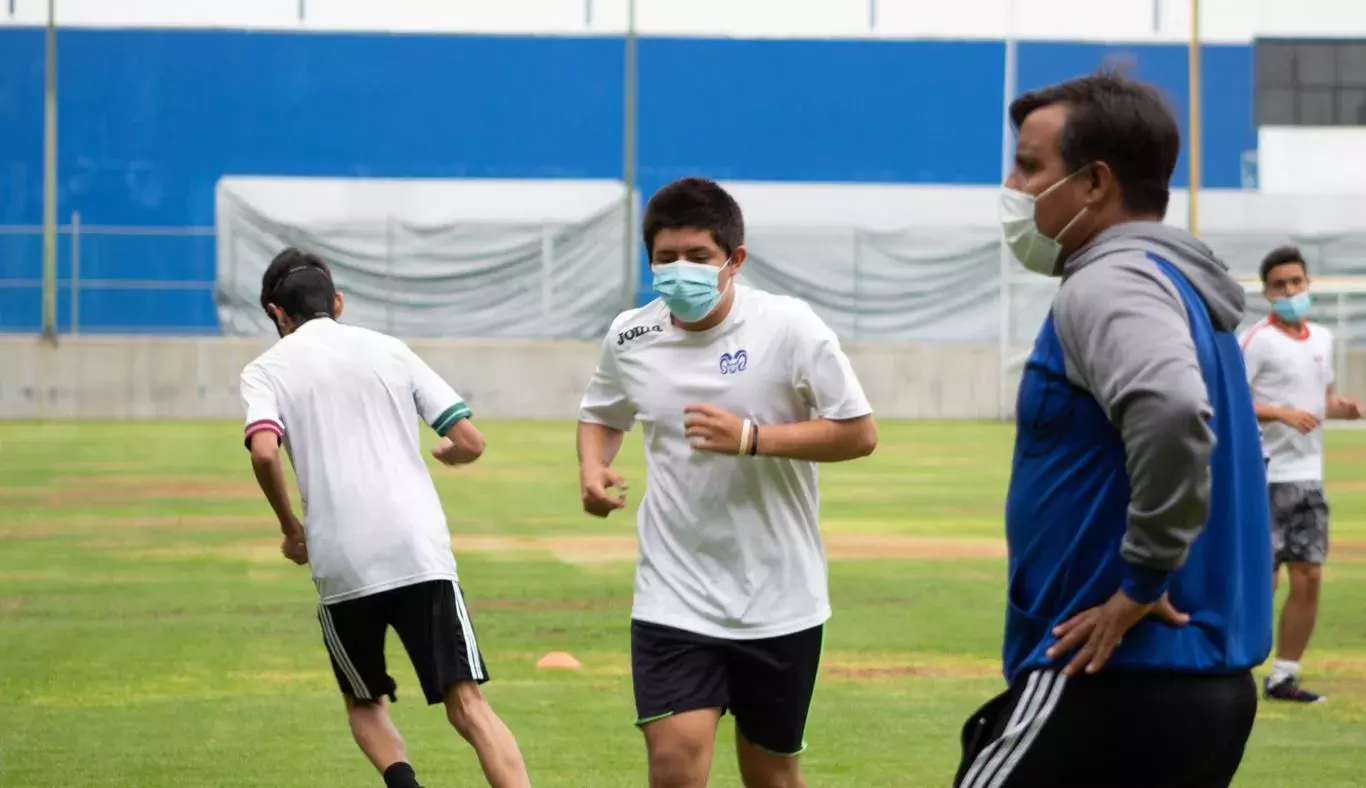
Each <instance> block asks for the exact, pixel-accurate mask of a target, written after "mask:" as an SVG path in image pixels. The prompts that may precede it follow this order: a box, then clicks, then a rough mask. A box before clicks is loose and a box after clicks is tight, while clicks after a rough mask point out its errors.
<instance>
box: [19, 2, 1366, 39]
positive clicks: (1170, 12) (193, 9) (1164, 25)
mask: <svg viewBox="0 0 1366 788" xmlns="http://www.w3.org/2000/svg"><path fill="white" fill-rule="evenodd" d="M627 2H628V0H302V2H301V0H57V6H58V19H59V21H60V23H61V24H65V25H73V26H99V27H167V26H176V27H243V28H276V29H280V28H283V29H289V28H298V27H303V28H304V29H309V30H349V31H359V30H377V31H385V30H389V31H412V32H420V31H432V32H469V33H524V34H544V35H565V34H568V35H581V34H584V33H589V34H594V33H596V34H607V35H617V34H620V33H621V32H622V31H624V30H625V29H626V8H627ZM11 5H12V6H13V11H12V12H11V10H10V7H11ZM301 6H302V8H303V10H304V12H305V18H304V22H303V23H302V25H301V23H300V21H299V14H300V8H301ZM1012 7H1013V8H1014V9H1015V11H1014V24H1013V25H1012V24H1011V22H1010V19H1011V12H1010V8H1012ZM636 8H637V11H636V19H637V27H638V29H639V31H640V32H641V33H642V34H644V35H673V36H734V37H801V38H848V37H862V36H866V37H874V38H938V39H999V38H1002V37H1004V36H1006V35H1007V34H1008V33H1009V32H1011V31H1012V30H1013V32H1014V35H1015V36H1016V37H1018V38H1020V39H1025V40H1063V41H1066V40H1085V41H1168V42H1178V41H1185V40H1187V38H1188V37H1189V35H1190V0H949V1H948V2H939V1H938V0H636ZM46 14H47V0H0V24H22V25H40V24H43V22H44V21H45V19H46ZM871 23H875V27H870V24H871ZM1256 36H1316V37H1318V36H1322V37H1366V0H1201V38H1202V39H1203V40H1205V41H1210V42H1238V41H1248V40H1251V39H1252V38H1254V37H1256Z"/></svg>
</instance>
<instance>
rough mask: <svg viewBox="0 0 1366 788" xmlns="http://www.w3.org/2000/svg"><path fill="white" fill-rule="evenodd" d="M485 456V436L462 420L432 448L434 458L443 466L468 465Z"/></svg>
mask: <svg viewBox="0 0 1366 788" xmlns="http://www.w3.org/2000/svg"><path fill="white" fill-rule="evenodd" d="M483 454H484V434H483V433H481V432H480V431H479V428H478V427H475V426H474V425H473V424H471V423H470V420H469V419H461V420H460V421H457V422H456V423H455V424H453V425H451V427H450V429H448V430H446V433H445V434H444V435H442V436H441V440H439V441H437V443H436V446H435V447H433V448H432V456H433V457H435V458H436V459H437V461H438V462H440V463H441V464H443V465H468V464H469V463H472V462H474V461H475V460H477V459H479V458H480V457H481V456H483Z"/></svg>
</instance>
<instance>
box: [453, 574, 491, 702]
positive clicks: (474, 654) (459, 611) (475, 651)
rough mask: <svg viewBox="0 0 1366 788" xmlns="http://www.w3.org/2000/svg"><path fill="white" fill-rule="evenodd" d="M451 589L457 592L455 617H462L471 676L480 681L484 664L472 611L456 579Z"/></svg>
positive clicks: (462, 631) (466, 658)
mask: <svg viewBox="0 0 1366 788" xmlns="http://www.w3.org/2000/svg"><path fill="white" fill-rule="evenodd" d="M451 591H453V592H455V617H456V618H458V619H460V632H461V634H462V635H464V636H465V660H466V661H467V662H469V666H470V677H471V678H473V679H474V680H475V681H479V680H481V679H483V678H484V664H483V663H482V662H480V661H479V646H478V644H476V643H475V642H474V625H473V624H472V623H470V611H469V610H467V609H466V608H465V595H464V594H462V593H460V584H459V583H457V582H455V581H454V580H452V581H451Z"/></svg>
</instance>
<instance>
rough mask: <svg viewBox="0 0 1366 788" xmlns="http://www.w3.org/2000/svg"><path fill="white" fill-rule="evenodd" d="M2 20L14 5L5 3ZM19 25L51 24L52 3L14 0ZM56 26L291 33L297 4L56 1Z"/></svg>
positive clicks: (264, 0)
mask: <svg viewBox="0 0 1366 788" xmlns="http://www.w3.org/2000/svg"><path fill="white" fill-rule="evenodd" d="M0 4H3V5H0V8H4V11H3V14H0V18H4V17H6V16H8V14H9V8H8V5H9V0H0ZM13 5H14V15H13V17H12V18H11V21H12V22H14V23H16V24H27V25H44V24H47V0H13ZM56 8H57V13H56V17H57V23H58V24H60V25H68V26H72V27H230V28H275V29H278V28H291V27H297V26H298V24H299V2H298V0H57V5H56Z"/></svg>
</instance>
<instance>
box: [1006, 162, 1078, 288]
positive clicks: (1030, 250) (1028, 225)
mask: <svg viewBox="0 0 1366 788" xmlns="http://www.w3.org/2000/svg"><path fill="white" fill-rule="evenodd" d="M1084 169H1085V168H1083V169H1081V170H1077V171H1076V172H1074V173H1072V174H1071V175H1069V176H1067V177H1066V178H1063V179H1062V180H1060V181H1058V182H1057V183H1055V184H1053V185H1052V186H1049V187H1048V188H1047V189H1044V191H1043V193H1042V194H1040V195H1039V196H1038V197H1034V196H1032V195H1029V194H1025V193H1024V192H1018V191H1015V190H1014V189H1011V188H1008V187H1005V186H1002V187H1001V198H1000V209H1001V231H1002V233H1003V234H1004V236H1005V242H1006V246H1008V247H1009V248H1010V252H1011V254H1013V255H1015V259H1016V260H1019V261H1020V264H1021V265H1023V266H1024V267H1025V268H1028V269H1029V270H1031V271H1033V272H1034V273H1036V274H1043V275H1044V276H1058V275H1059V274H1061V273H1062V272H1061V271H1059V270H1058V257H1059V255H1061V254H1062V244H1061V243H1059V242H1058V240H1057V239H1058V238H1061V237H1062V236H1063V235H1064V234H1065V233H1066V232H1067V231H1068V230H1070V229H1071V228H1072V225H1074V224H1076V223H1077V220H1079V219H1081V217H1083V216H1085V215H1086V208H1082V209H1081V210H1080V211H1078V212H1077V215H1076V216H1073V217H1072V221H1070V222H1068V223H1067V225H1066V226H1065V227H1063V228H1062V231H1061V232H1059V233H1058V235H1057V236H1056V237H1055V238H1049V237H1048V236H1046V235H1044V234H1043V233H1042V232H1040V230H1039V225H1038V224H1036V223H1035V221H1034V208H1035V206H1036V204H1037V203H1038V202H1039V200H1042V199H1043V198H1044V197H1047V196H1048V194H1049V192H1051V191H1053V190H1054V189H1056V188H1058V187H1059V186H1061V185H1063V184H1064V183H1067V182H1068V181H1070V180H1072V179H1073V178H1075V177H1076V176H1077V175H1079V174H1080V173H1082V172H1083V171H1084Z"/></svg>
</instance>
